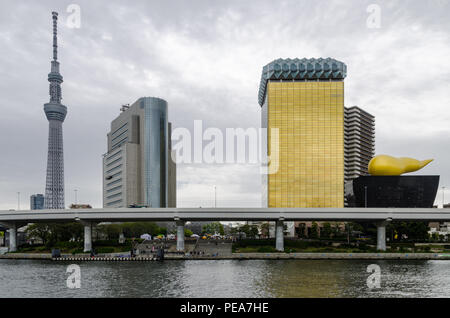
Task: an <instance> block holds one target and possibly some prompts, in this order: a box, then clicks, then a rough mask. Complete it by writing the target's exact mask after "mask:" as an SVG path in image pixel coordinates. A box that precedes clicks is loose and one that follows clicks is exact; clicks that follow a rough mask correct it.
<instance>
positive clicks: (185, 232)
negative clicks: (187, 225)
mask: <svg viewBox="0 0 450 318" xmlns="http://www.w3.org/2000/svg"><path fill="white" fill-rule="evenodd" d="M192 234H194V233H193V232H192V231H191V230H189V229H184V236H186V237H190V236H191V235H192Z"/></svg>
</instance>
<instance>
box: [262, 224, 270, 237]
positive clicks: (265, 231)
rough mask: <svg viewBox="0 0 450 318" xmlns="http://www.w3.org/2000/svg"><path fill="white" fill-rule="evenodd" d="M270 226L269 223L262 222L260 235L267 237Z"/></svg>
mask: <svg viewBox="0 0 450 318" xmlns="http://www.w3.org/2000/svg"><path fill="white" fill-rule="evenodd" d="M269 232H270V224H269V222H264V223H262V224H261V235H263V236H265V237H269Z"/></svg>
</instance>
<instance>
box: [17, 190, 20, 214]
mask: <svg viewBox="0 0 450 318" xmlns="http://www.w3.org/2000/svg"><path fill="white" fill-rule="evenodd" d="M17 210H20V192H17Z"/></svg>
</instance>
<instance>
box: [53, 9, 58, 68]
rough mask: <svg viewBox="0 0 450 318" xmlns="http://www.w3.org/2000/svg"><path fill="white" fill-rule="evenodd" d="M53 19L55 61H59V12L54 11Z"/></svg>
mask: <svg viewBox="0 0 450 318" xmlns="http://www.w3.org/2000/svg"><path fill="white" fill-rule="evenodd" d="M52 18H53V60H54V61H57V60H58V38H57V33H58V12H55V11H53V12H52Z"/></svg>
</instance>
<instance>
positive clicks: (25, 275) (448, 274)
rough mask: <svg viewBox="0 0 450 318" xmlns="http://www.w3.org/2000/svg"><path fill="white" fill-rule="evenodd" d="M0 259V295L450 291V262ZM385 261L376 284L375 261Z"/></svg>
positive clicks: (355, 294)
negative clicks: (74, 270)
mask: <svg viewBox="0 0 450 318" xmlns="http://www.w3.org/2000/svg"><path fill="white" fill-rule="evenodd" d="M69 264H70V263H66V262H53V261H32V260H5V259H4V260H0V285H1V288H0V297H450V261H444V260H442V261H440V260H431V261H420V260H419V261H414V260H408V261H390V260H389V261H387V260H386V261H378V260H377V261H362V260H361V261H360V260H222V261H221V260H217V261H214V260H211V261H205V260H201V261H200V260H197V261H196V260H189V261H164V262H142V263H141V262H136V263H135V262H122V263H107V262H95V263H93V262H74V264H78V265H79V266H80V270H81V287H80V288H79V289H70V288H68V287H67V283H66V280H67V278H68V277H69V275H70V273H67V272H66V270H67V266H68V265H69ZM370 264H377V265H379V266H380V269H381V275H380V288H369V287H368V285H367V279H368V277H369V276H370V275H371V273H368V272H367V266H368V265H370Z"/></svg>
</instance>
